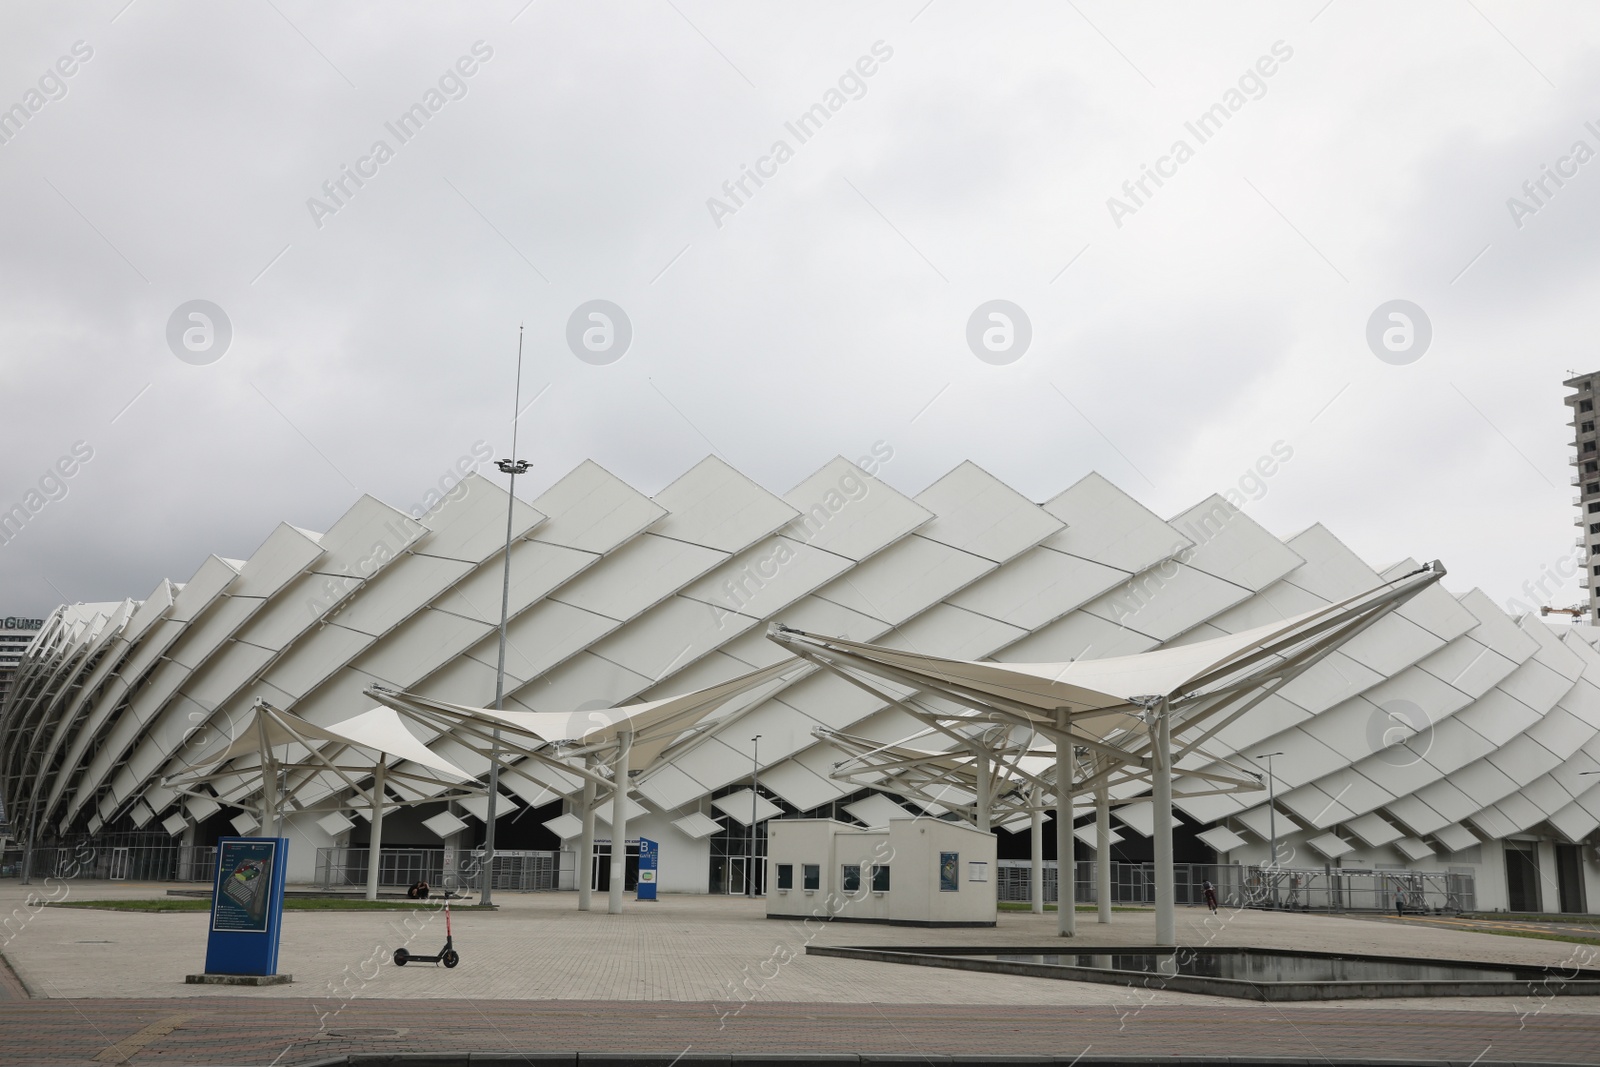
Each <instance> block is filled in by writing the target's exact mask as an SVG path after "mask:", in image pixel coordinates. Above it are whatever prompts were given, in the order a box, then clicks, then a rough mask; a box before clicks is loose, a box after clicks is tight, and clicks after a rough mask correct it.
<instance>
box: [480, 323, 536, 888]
mask: <svg viewBox="0 0 1600 1067" xmlns="http://www.w3.org/2000/svg"><path fill="white" fill-rule="evenodd" d="M521 415H522V327H521V326H518V327H517V388H516V393H515V396H514V399H513V402H512V410H511V458H510V459H502V460H500V461H498V462H497V463H496V464H495V466H497V467H499V468H500V470H501V472H502V473H505V474H509V475H511V484H510V486H508V487H507V489H506V562H505V571H504V574H503V576H502V578H501V582H500V662H499V665H498V666H497V667H496V668H495V674H494V707H495V710H496V711H499V710H500V709H501V708H502V707H504V706H505V699H506V620H507V618H508V617H509V616H510V613H511V527H512V523H513V521H514V520H515V518H516V513H517V475H519V474H522V473H524V472H525V471H527V469H528V461H527V460H524V459H517V458H516V456H517V420H518V419H519V418H520V417H521ZM499 793H500V728H499V727H495V730H494V735H493V740H492V741H491V743H490V746H489V798H488V801H489V803H488V808H487V810H486V811H485V812H484V817H485V821H486V822H487V824H488V825H487V827H486V828H485V830H484V833H483V872H482V877H483V894H482V895H481V896H480V897H479V903H482V904H491V903H493V898H494V820H495V810H494V809H495V801H496V800H497V799H498V798H499Z"/></svg>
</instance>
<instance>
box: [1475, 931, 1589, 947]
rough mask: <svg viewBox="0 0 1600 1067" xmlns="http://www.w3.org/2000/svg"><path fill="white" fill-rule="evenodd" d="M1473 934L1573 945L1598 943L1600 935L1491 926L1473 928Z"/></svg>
mask: <svg viewBox="0 0 1600 1067" xmlns="http://www.w3.org/2000/svg"><path fill="white" fill-rule="evenodd" d="M1470 932H1471V933H1474V934H1499V935H1500V936H1501V937H1531V938H1533V939H1534V940H1535V941H1566V942H1568V943H1570V944H1574V945H1600V937H1579V936H1578V935H1576V934H1546V933H1540V932H1539V931H1537V930H1502V929H1496V928H1495V927H1492V926H1484V927H1478V928H1474V929H1473V930H1471V931H1470Z"/></svg>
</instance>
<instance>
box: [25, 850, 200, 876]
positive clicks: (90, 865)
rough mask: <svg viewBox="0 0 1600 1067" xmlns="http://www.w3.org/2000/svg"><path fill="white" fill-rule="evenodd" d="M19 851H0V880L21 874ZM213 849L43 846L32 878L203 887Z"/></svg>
mask: <svg viewBox="0 0 1600 1067" xmlns="http://www.w3.org/2000/svg"><path fill="white" fill-rule="evenodd" d="M24 851H25V850H24V849H23V848H22V847H21V846H8V847H7V848H5V849H4V850H3V851H0V878H17V877H20V876H21V874H22V866H23V856H24ZM216 862H217V849H216V846H214V845H179V844H172V845H131V846H115V847H109V848H108V847H103V846H93V845H90V846H89V847H88V848H85V847H84V846H82V845H74V846H71V847H68V846H65V845H62V846H44V847H40V848H36V849H34V850H33V871H32V877H33V879H34V880H35V881H37V880H39V879H43V878H94V879H102V880H105V881H112V882H205V883H208V884H209V883H210V882H211V879H212V876H213V874H214V873H215V868H216Z"/></svg>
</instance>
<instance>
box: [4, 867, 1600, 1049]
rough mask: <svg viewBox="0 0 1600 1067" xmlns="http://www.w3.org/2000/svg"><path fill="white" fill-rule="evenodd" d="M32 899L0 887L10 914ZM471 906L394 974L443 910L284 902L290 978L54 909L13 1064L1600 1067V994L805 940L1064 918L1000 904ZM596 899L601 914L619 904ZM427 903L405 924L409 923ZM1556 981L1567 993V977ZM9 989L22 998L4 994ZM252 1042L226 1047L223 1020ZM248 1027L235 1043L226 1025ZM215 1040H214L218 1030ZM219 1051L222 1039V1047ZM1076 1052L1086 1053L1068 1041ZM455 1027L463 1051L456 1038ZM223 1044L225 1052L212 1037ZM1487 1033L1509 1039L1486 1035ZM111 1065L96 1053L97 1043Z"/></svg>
mask: <svg viewBox="0 0 1600 1067" xmlns="http://www.w3.org/2000/svg"><path fill="white" fill-rule="evenodd" d="M166 888H167V887H165V886H139V885H126V884H119V885H108V884H106V883H79V884H77V885H75V886H74V887H73V896H74V897H75V898H76V899H107V898H119V897H123V898H125V897H141V896H143V897H152V896H164V895H165V890H166ZM25 893H26V890H25V889H24V888H23V887H20V886H18V885H17V884H16V883H15V882H13V881H6V882H3V883H0V911H3V912H4V913H8V914H9V913H12V912H13V909H16V908H17V907H18V906H19V905H21V903H22V901H23V899H24V895H25ZM497 903H498V904H499V905H500V908H499V910H497V911H494V912H479V911H470V910H458V911H456V912H455V913H454V927H455V936H456V945H457V948H458V949H459V950H460V952H461V954H462V963H461V966H460V967H458V968H456V969H454V970H446V969H444V968H441V967H435V966H432V965H418V964H412V965H410V966H408V967H405V968H397V967H395V966H393V964H392V963H391V962H390V959H389V957H390V955H391V954H392V952H393V950H394V949H395V948H396V947H398V946H399V945H401V944H406V945H407V947H409V948H410V949H411V951H413V952H434V951H437V949H438V946H439V944H441V943H442V942H443V939H444V923H443V918H442V915H440V913H439V912H438V909H437V908H436V907H433V906H424V907H421V908H418V909H417V910H416V911H415V912H414V913H398V912H286V913H285V916H284V933H283V942H282V953H281V960H280V970H282V971H285V972H289V973H292V974H293V975H294V976H295V981H294V983H293V984H292V985H287V986H276V987H269V988H264V989H231V988H230V989H218V988H216V987H201V986H190V985H186V984H184V976H185V975H186V974H190V973H193V972H196V971H198V970H200V969H201V966H202V963H203V958H204V952H205V938H206V925H207V916H206V914H205V913H202V912H196V913H174V914H146V913H124V912H112V911H96V910H76V909H64V908H47V909H45V910H43V911H40V912H37V913H35V914H34V915H33V917H32V918H31V919H30V920H28V921H27V922H26V924H25V925H23V926H21V927H20V928H17V926H16V923H15V922H13V927H14V932H12V933H10V934H8V936H9V938H10V939H9V941H8V942H7V943H6V944H5V947H4V956H5V959H6V960H7V961H8V962H9V964H10V967H11V969H12V971H14V975H15V980H11V979H8V978H6V977H5V976H4V972H3V971H0V1032H4V1034H6V1035H7V1041H6V1042H5V1043H0V1062H4V1063H31V1062H44V1061H47V1060H48V1061H52V1062H89V1061H93V1062H100V1063H106V1062H129V1063H134V1064H145V1063H149V1064H155V1063H165V1062H208V1057H209V1061H210V1062H222V1060H223V1059H227V1060H229V1061H239V1062H250V1063H263V1064H266V1063H271V1062H273V1061H274V1059H275V1058H276V1057H280V1056H281V1057H282V1058H280V1059H278V1060H277V1062H279V1063H281V1064H289V1063H295V1062H309V1061H312V1060H315V1059H317V1058H319V1057H324V1056H328V1055H332V1054H334V1053H336V1052H341V1051H347V1050H349V1049H352V1048H361V1049H368V1050H374V1049H376V1050H379V1051H385V1050H387V1051H400V1050H401V1049H402V1048H403V1049H409V1050H418V1049H421V1050H428V1049H444V1048H452V1047H454V1048H471V1049H473V1050H475V1051H495V1050H499V1051H505V1052H509V1051H514V1050H519V1049H520V1050H524V1051H526V1050H527V1049H529V1048H539V1049H547V1050H570V1049H579V1048H585V1049H611V1050H628V1049H643V1048H653V1049H657V1050H658V1051H659V1047H660V1046H661V1045H662V1043H663V1042H666V1043H672V1042H677V1043H678V1045H677V1047H678V1048H682V1047H684V1046H685V1045H689V1046H693V1047H696V1048H698V1049H700V1050H701V1052H704V1053H710V1052H715V1051H722V1052H729V1051H739V1050H744V1051H769V1052H770V1051H777V1050H782V1049H793V1048H796V1047H799V1048H806V1049H811V1050H820V1051H829V1050H832V1051H854V1052H861V1051H883V1052H901V1053H919V1054H921V1053H940V1054H954V1053H969V1054H976V1053H996V1052H1015V1053H1025V1054H1039V1053H1041V1052H1049V1053H1050V1054H1053V1055H1065V1056H1066V1057H1067V1058H1068V1059H1070V1058H1071V1056H1072V1055H1074V1054H1076V1053H1077V1052H1081V1051H1082V1050H1083V1049H1084V1047H1085V1046H1086V1045H1094V1046H1095V1051H1094V1052H1093V1053H1092V1054H1091V1055H1114V1054H1133V1053H1135V1052H1136V1051H1137V1052H1142V1053H1157V1052H1175V1051H1181V1052H1185V1053H1192V1054H1195V1055H1234V1056H1242V1055H1288V1056H1298V1057H1308V1058H1316V1057H1320V1056H1328V1057H1333V1058H1337V1057H1339V1056H1345V1057H1349V1056H1354V1055H1368V1056H1387V1057H1390V1058H1395V1057H1403V1056H1413V1057H1424V1058H1447V1059H1452V1058H1453V1059H1461V1060H1463V1061H1464V1062H1470V1061H1471V1060H1473V1059H1474V1058H1475V1057H1478V1056H1480V1055H1482V1056H1483V1060H1482V1062H1508V1061H1515V1060H1517V1059H1519V1058H1520V1059H1522V1060H1524V1061H1529V1060H1537V1061H1542V1062H1600V997H1560V996H1557V997H1554V998H1550V997H1548V995H1547V994H1546V993H1544V992H1542V991H1540V990H1532V989H1531V990H1530V992H1529V994H1528V996H1526V997H1518V998H1502V997H1496V998H1436V999H1426V1000H1424V999H1412V1000H1387V1001H1371V1000H1359V1001H1329V1002H1323V1003H1318V1004H1307V1005H1294V1006H1292V1007H1284V1006H1275V1005H1259V1004H1250V1003H1242V1002H1240V1001H1238V1000H1231V999H1221V998H1213V997H1202V996H1194V995H1189V994H1182V993H1175V992H1167V991H1163V990H1160V989H1159V988H1155V989H1141V990H1137V991H1135V990H1132V989H1127V988H1123V987H1118V986H1109V985H1099V984H1088V983H1077V982H1063V981H1053V980H1047V979H1033V978H1024V977H1018V976H1010V975H991V974H971V973H968V972H963V971H954V970H942V969H936V968H924V967H911V966H904V965H895V964H887V963H874V962H867V961H857V960H843V959H833V958H825V957H815V956H812V957H808V956H806V955H805V954H804V951H803V950H804V948H805V946H806V944H807V943H810V944H815V945H941V944H943V945H984V944H993V945H1006V946H1025V945H1039V946H1046V947H1049V948H1059V946H1060V945H1061V942H1060V941H1059V940H1058V939H1057V938H1056V937H1055V916H1054V915H1053V914H1049V915H1045V916H1034V915H1031V914H1028V913H1025V912H1023V913H1019V912H1003V913H1001V916H1000V920H999V925H998V927H997V928H995V929H951V930H933V929H922V928H910V927H886V926H875V925H873V926H869V925H863V924H842V923H832V924H821V923H817V924H812V927H811V928H810V929H807V928H805V927H803V926H802V925H801V924H799V923H794V922H787V921H777V920H769V919H767V918H766V917H765V906H764V902H762V901H750V900H745V899H742V898H736V897H705V896H676V895H667V896H664V897H663V898H662V899H661V900H660V901H658V902H656V903H654V904H650V903H640V902H635V901H632V900H631V899H630V900H629V902H628V904H627V910H626V912H625V914H623V915H621V916H610V915H607V914H605V912H604V911H603V910H601V911H597V912H590V913H581V912H578V911H577V910H576V898H575V896H574V894H571V893H546V894H517V893H506V894H504V895H501V896H499V897H497ZM596 903H597V904H598V905H599V906H600V907H601V908H602V909H603V908H604V898H603V897H597V899H596ZM1207 918H1208V916H1207V915H1206V913H1205V912H1203V911H1202V910H1200V909H1180V911H1179V940H1180V941H1181V942H1182V943H1185V944H1191V945H1199V944H1202V943H1209V944H1211V945H1215V946H1234V945H1254V946H1262V947H1277V948H1301V949H1311V950H1325V951H1326V950H1341V951H1352V952H1369V953H1378V954H1385V955H1398V956H1413V957H1455V958H1462V959H1474V960H1484V961H1494V962H1503V963H1517V964H1523V965H1534V966H1540V967H1548V968H1550V969H1551V973H1552V975H1556V974H1559V973H1560V972H1561V971H1563V970H1567V969H1570V968H1571V967H1572V966H1574V965H1585V964H1587V965H1591V966H1592V965H1593V964H1592V963H1591V962H1590V961H1591V960H1593V959H1595V958H1596V957H1597V956H1600V947H1595V948H1590V947H1588V946H1580V945H1574V944H1571V943H1566V942H1558V941H1547V940H1536V939H1530V938H1522V937H1506V936H1497V935H1493V934H1487V933H1481V932H1473V931H1470V930H1465V929H1462V928H1460V927H1459V926H1458V925H1456V924H1454V923H1446V922H1436V921H1433V920H1430V919H1426V918H1408V919H1405V920H1401V921H1395V920H1387V921H1385V920H1375V919H1368V918H1336V917H1329V916H1319V915H1290V914H1268V913H1263V912H1254V911H1240V912H1230V911H1227V910H1226V909H1225V910H1224V911H1223V912H1221V913H1220V914H1219V915H1218V916H1217V917H1216V918H1215V919H1212V920H1211V922H1210V923H1209V924H1207V923H1206V922H1205V920H1206V919H1207ZM1114 919H1115V921H1114V922H1113V923H1112V924H1111V925H1109V926H1102V925H1100V924H1098V923H1096V922H1094V916H1093V915H1092V914H1091V913H1082V912H1080V913H1079V935H1080V936H1079V938H1078V939H1077V942H1076V943H1077V944H1081V945H1084V946H1095V945H1105V946H1111V945H1130V944H1142V943H1149V942H1150V941H1151V940H1152V937H1153V933H1154V918H1153V915H1152V914H1151V913H1149V912H1118V913H1116V914H1115V916H1114ZM408 920H409V922H408ZM1554 984H1559V982H1558V981H1557V982H1556V983H1554ZM8 986H9V988H10V994H11V995H10V999H6V996H7V994H6V990H7V988H8ZM224 1034H228V1035H236V1036H237V1039H238V1041H239V1042H240V1043H239V1044H237V1045H227V1047H229V1048H231V1049H235V1050H236V1051H230V1052H229V1053H228V1054H227V1056H226V1057H223V1056H220V1054H219V1052H218V1050H219V1049H220V1048H222V1047H224V1045H226V1042H224V1038H223V1036H222V1035H224ZM228 1040H233V1039H232V1038H229V1039H228ZM208 1042H209V1044H208ZM218 1042H224V1044H218ZM1074 1042H1076V1045H1075V1046H1073V1043H1074ZM452 1043H453V1044H452ZM208 1049H209V1051H208ZM1485 1049H1489V1050H1490V1051H1489V1052H1485ZM97 1057H99V1058H98V1059H97Z"/></svg>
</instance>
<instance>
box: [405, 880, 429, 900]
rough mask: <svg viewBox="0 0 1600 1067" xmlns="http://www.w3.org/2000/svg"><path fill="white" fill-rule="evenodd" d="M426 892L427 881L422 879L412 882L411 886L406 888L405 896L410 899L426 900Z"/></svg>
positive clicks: (427, 891)
mask: <svg viewBox="0 0 1600 1067" xmlns="http://www.w3.org/2000/svg"><path fill="white" fill-rule="evenodd" d="M428 893H429V889H428V883H427V882H423V881H417V882H413V883H412V884H411V888H409V889H407V890H406V896H408V897H410V898H411V899H412V900H427V899H428Z"/></svg>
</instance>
